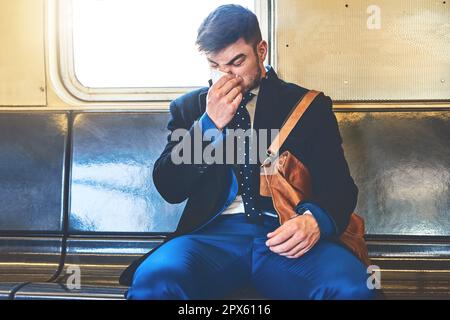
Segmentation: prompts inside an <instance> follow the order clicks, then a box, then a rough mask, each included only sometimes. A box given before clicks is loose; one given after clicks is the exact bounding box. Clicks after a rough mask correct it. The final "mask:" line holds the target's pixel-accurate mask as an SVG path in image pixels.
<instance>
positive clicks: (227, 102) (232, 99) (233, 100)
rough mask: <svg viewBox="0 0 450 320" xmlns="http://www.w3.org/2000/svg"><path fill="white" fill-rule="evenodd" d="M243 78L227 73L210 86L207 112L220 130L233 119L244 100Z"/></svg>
mask: <svg viewBox="0 0 450 320" xmlns="http://www.w3.org/2000/svg"><path fill="white" fill-rule="evenodd" d="M241 83H242V78H241V77H239V76H235V75H230V74H228V75H225V76H223V77H222V78H220V79H219V80H218V81H217V82H216V83H215V84H214V85H212V86H211V88H209V91H208V96H207V104H206V113H207V114H208V116H209V117H210V118H211V120H212V121H213V122H214V124H215V125H216V127H217V128H218V129H219V130H222V129H223V128H224V127H225V126H226V125H227V124H228V123H229V122H230V121H231V119H233V116H234V114H235V113H236V110H237V108H238V107H239V103H241V100H242V86H241Z"/></svg>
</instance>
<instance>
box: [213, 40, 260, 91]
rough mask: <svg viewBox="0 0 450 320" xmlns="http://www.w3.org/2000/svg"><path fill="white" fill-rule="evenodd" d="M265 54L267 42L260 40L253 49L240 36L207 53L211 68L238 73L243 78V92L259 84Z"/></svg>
mask: <svg viewBox="0 0 450 320" xmlns="http://www.w3.org/2000/svg"><path fill="white" fill-rule="evenodd" d="M266 54H267V43H266V42H265V41H261V42H260V43H259V44H258V45H257V48H256V52H255V49H254V48H253V46H252V45H251V44H248V43H246V42H245V40H244V39H243V38H240V39H239V40H238V41H236V42H235V43H233V44H231V45H229V46H228V47H226V48H224V49H222V50H221V51H218V52H214V53H208V54H206V58H207V59H208V63H209V66H210V68H211V70H220V71H222V72H225V73H230V74H234V75H238V76H240V77H242V79H243V92H245V91H248V90H251V89H253V88H255V87H257V86H258V85H259V82H260V81H261V76H265V69H264V59H265V58H266Z"/></svg>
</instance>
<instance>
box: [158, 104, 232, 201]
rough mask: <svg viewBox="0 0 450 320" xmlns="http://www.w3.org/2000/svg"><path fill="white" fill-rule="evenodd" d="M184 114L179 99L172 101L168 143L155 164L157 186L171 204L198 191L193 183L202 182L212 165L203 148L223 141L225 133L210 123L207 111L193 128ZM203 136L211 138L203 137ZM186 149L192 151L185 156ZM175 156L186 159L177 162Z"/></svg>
mask: <svg viewBox="0 0 450 320" xmlns="http://www.w3.org/2000/svg"><path fill="white" fill-rule="evenodd" d="M185 112H187V111H186V110H185ZM182 114H183V112H182V110H181V108H180V107H179V106H178V105H177V104H176V100H174V101H172V103H171V104H170V115H171V118H170V120H169V122H168V124H167V129H168V130H169V134H168V136H167V143H166V146H165V148H164V150H163V152H162V153H161V155H160V156H159V158H158V159H157V160H156V162H155V165H154V167H153V182H154V184H155V187H156V189H157V190H158V192H159V193H160V194H161V196H162V197H163V198H164V199H165V200H166V201H167V202H169V203H180V202H183V201H184V200H185V199H187V198H188V197H189V195H190V194H191V192H192V191H193V190H195V188H193V186H194V185H195V184H196V183H199V181H200V180H201V179H202V177H203V176H204V175H205V174H206V172H207V171H208V168H209V167H210V166H211V165H212V164H211V163H206V162H205V161H204V159H203V157H202V155H203V150H204V149H205V148H206V147H207V146H208V145H209V144H211V143H214V144H216V143H218V142H220V140H221V139H223V134H224V133H223V132H221V131H219V130H218V129H217V128H215V126H213V125H211V124H212V121H211V120H210V119H209V117H208V116H207V114H206V112H205V113H204V114H203V115H202V116H201V117H200V119H199V120H197V121H195V122H194V123H193V124H192V125H191V126H190V127H189V125H188V124H186V121H185V120H184V117H183V116H182ZM206 131H207V132H206ZM205 132H206V134H205ZM204 136H208V137H209V138H206V139H204V138H203V137H204ZM208 139H209V140H208ZM213 147H214V146H213ZM186 152H188V153H189V154H188V155H186ZM195 153H196V155H195ZM173 156H177V157H179V159H181V158H182V159H183V161H181V162H180V161H178V160H176V161H174V158H173ZM185 160H187V161H185Z"/></svg>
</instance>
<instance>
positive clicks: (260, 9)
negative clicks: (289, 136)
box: [56, 0, 275, 102]
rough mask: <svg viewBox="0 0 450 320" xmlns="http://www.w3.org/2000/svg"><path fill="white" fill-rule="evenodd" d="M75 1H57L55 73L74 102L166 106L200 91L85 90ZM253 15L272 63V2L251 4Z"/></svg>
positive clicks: (110, 88)
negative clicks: (77, 55)
mask: <svg viewBox="0 0 450 320" xmlns="http://www.w3.org/2000/svg"><path fill="white" fill-rule="evenodd" d="M73 1H74V0H59V1H58V3H57V9H56V15H57V17H56V21H57V29H58V32H57V35H58V36H57V38H58V39H57V46H58V49H57V50H58V53H57V54H58V73H59V78H60V80H61V83H62V85H63V86H64V88H65V89H66V90H67V92H68V93H69V94H70V95H71V96H72V97H74V98H76V99H77V100H79V101H83V102H165V101H171V100H173V99H175V98H176V97H178V96H180V95H182V94H184V93H187V92H189V91H192V90H195V89H198V88H199V87H194V86H193V87H114V88H112V87H109V88H108V87H105V88H99V87H87V86H84V85H83V84H82V83H81V82H80V81H79V80H78V79H77V76H76V72H75V64H74V46H73V12H72V4H73ZM253 1H254V2H255V13H256V15H257V16H258V19H259V21H260V27H261V32H262V35H263V39H267V40H268V41H269V46H270V48H269V54H268V58H267V60H266V62H267V63H270V61H275V60H274V59H273V58H274V57H273V55H272V53H271V52H273V50H272V49H271V48H273V46H272V45H271V44H270V40H271V39H270V38H271V35H272V34H271V31H270V30H271V29H272V28H271V26H270V25H271V23H270V21H271V13H270V8H271V7H272V5H271V2H272V1H273V0H253Z"/></svg>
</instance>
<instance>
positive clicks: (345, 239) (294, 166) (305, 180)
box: [260, 90, 370, 266]
mask: <svg viewBox="0 0 450 320" xmlns="http://www.w3.org/2000/svg"><path fill="white" fill-rule="evenodd" d="M319 93H320V92H318V91H314V90H311V91H309V92H308V93H306V94H305V96H304V97H303V98H302V99H301V101H300V102H299V103H298V104H297V106H296V107H295V108H294V110H293V112H292V113H291V114H290V116H289V117H288V118H287V120H286V121H285V122H284V124H283V126H282V128H281V129H280V132H279V133H278V136H277V137H276V138H275V139H274V140H273V142H272V144H271V145H270V147H269V149H268V150H267V154H268V158H267V159H266V160H265V161H264V163H263V164H262V165H261V176H260V194H261V195H262V196H266V197H272V202H273V205H274V208H275V210H276V211H277V213H278V218H279V221H280V225H281V224H283V223H284V222H286V221H287V220H289V219H291V218H293V217H296V216H297V215H298V214H297V212H296V210H295V209H296V206H297V205H298V203H300V202H301V201H303V200H307V199H309V198H310V197H311V194H312V187H311V176H310V174H309V171H308V168H306V166H305V165H303V163H302V162H301V161H300V160H299V159H297V158H296V157H295V156H294V155H293V154H292V153H290V152H289V151H285V152H283V153H282V154H281V155H280V156H279V157H276V154H277V153H278V151H279V149H280V147H281V146H282V145H283V143H284V141H285V140H286V138H287V137H288V135H289V134H290V132H291V131H292V129H293V128H294V127H295V125H296V124H297V122H298V121H299V120H300V118H301V116H302V115H303V113H304V112H305V111H306V109H307V108H308V107H309V105H310V104H311V103H312V101H313V100H314V99H315V98H316V97H317V95H318V94H319ZM364 233H365V227H364V219H363V218H362V217H361V216H359V215H357V214H356V213H352V214H351V216H350V221H349V224H348V226H347V228H346V229H345V231H344V232H343V233H342V234H341V236H340V237H339V240H340V242H341V243H342V244H344V245H345V246H346V247H347V248H349V249H350V250H351V251H352V252H353V253H354V254H355V255H356V256H357V257H358V258H359V259H360V260H361V261H362V262H363V263H364V264H366V265H367V266H369V265H370V259H369V255H368V252H367V246H366V243H365V240H364Z"/></svg>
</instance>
